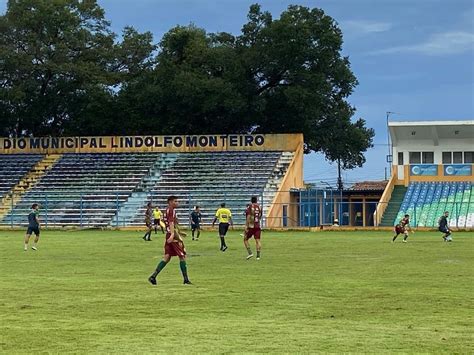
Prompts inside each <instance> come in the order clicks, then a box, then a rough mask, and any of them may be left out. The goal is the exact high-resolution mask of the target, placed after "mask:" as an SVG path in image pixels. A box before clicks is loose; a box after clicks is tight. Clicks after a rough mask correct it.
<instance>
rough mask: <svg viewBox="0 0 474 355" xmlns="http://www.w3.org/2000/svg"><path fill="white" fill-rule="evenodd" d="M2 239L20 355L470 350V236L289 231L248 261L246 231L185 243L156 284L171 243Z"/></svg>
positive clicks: (1, 310)
mask: <svg viewBox="0 0 474 355" xmlns="http://www.w3.org/2000/svg"><path fill="white" fill-rule="evenodd" d="M141 235H142V233H139V232H113V231H74V232H71V231H64V232H60V231H43V234H42V239H41V241H40V244H39V251H37V252H34V251H32V250H28V251H27V252H24V251H23V243H22V236H23V232H11V231H0V253H1V256H0V263H1V264H0V266H1V267H0V269H1V278H0V289H1V299H0V314H1V322H0V349H1V350H2V351H3V352H5V353H16V352H23V353H24V352H54V353H58V352H101V353H103V352H128V353H137V352H140V353H150V352H160V351H161V352H186V353H189V352H214V353H224V352H239V353H240V352H287V353H295V352H449V353H472V352H473V351H474V347H473V335H472V334H473V333H472V329H473V312H472V311H473V298H472V297H473V291H474V286H473V285H474V282H473V281H474V280H473V278H474V277H473V276H474V275H473V274H474V267H473V266H474V238H473V237H474V233H457V234H455V235H454V242H453V243H451V244H447V243H443V242H442V240H441V237H440V235H439V233H436V232H431V233H428V232H417V233H416V234H415V235H413V236H410V242H409V243H407V244H402V243H401V241H397V243H395V244H391V243H390V239H391V232H325V233H306V232H280V233H277V232H275V233H270V232H268V233H265V234H264V236H263V238H264V239H263V247H264V249H263V253H262V260H260V261H256V260H255V259H253V260H250V261H246V260H245V255H246V254H245V250H244V248H243V245H242V241H241V237H239V236H238V232H232V233H231V235H230V236H229V238H228V244H229V247H230V248H229V250H228V251H227V252H225V253H222V252H219V250H218V248H219V245H218V238H217V237H216V236H215V233H210V232H206V233H204V234H203V235H202V236H201V240H200V241H199V242H192V241H191V240H189V238H188V240H187V242H186V243H187V244H186V245H187V250H188V253H189V258H188V270H189V275H190V278H191V280H192V281H193V282H194V283H195V285H194V286H183V285H182V279H181V274H180V271H179V263H178V260H172V261H171V263H170V264H169V265H168V266H167V267H166V269H165V270H164V271H163V272H162V273H161V274H160V275H159V278H158V280H159V284H158V286H156V287H153V286H151V285H150V284H148V282H147V277H148V276H149V274H150V273H151V272H152V271H153V270H154V268H155V266H156V264H157V262H158V261H159V259H160V258H161V253H162V245H163V236H162V235H158V236H157V237H156V238H155V239H154V240H153V241H152V242H149V243H147V242H144V241H143V240H141Z"/></svg>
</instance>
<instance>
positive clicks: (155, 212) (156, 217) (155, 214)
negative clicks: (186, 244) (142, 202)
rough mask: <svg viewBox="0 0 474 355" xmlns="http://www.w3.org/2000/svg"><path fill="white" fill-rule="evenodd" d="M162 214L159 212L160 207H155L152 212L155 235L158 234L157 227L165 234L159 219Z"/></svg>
mask: <svg viewBox="0 0 474 355" xmlns="http://www.w3.org/2000/svg"><path fill="white" fill-rule="evenodd" d="M162 217H163V216H162V213H161V210H160V207H158V206H156V207H155V209H154V210H153V225H154V226H155V234H156V233H157V232H158V227H160V228H161V232H162V233H163V234H165V230H164V228H163V226H162V225H161V218H162Z"/></svg>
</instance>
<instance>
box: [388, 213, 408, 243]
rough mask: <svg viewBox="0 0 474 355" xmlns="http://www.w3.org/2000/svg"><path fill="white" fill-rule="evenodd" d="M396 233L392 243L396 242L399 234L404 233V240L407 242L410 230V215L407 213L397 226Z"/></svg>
mask: <svg viewBox="0 0 474 355" xmlns="http://www.w3.org/2000/svg"><path fill="white" fill-rule="evenodd" d="M394 230H395V235H394V236H393V239H392V243H394V242H395V239H397V237H398V235H399V234H403V235H404V237H403V242H404V243H406V242H407V238H408V231H409V230H410V215H408V214H406V215H405V217H403V218H402V219H401V220H400V222H399V223H398V224H397V225H396V226H395V229H394Z"/></svg>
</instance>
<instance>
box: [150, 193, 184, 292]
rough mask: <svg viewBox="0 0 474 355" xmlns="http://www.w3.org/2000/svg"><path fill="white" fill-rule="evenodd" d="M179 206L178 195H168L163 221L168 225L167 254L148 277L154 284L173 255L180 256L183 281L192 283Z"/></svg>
mask: <svg viewBox="0 0 474 355" xmlns="http://www.w3.org/2000/svg"><path fill="white" fill-rule="evenodd" d="M177 207H178V198H177V197H176V196H170V197H168V208H167V209H166V212H165V215H164V218H163V221H164V222H165V226H166V239H165V247H164V249H165V255H164V256H163V259H162V260H161V261H160V262H159V263H158V266H157V267H156V270H155V272H154V273H153V274H152V275H151V276H150V277H149V278H148V281H149V282H150V283H151V284H152V285H156V284H157V282H156V277H157V276H158V274H159V273H160V272H161V271H162V270H163V269H164V268H165V266H166V265H167V264H168V263H169V261H170V260H171V257H173V256H177V257H178V258H179V267H180V269H181V273H182V274H183V280H184V281H183V283H184V284H185V285H192V283H191V281H189V278H188V270H187V265H186V249H185V247H184V242H183V239H182V238H181V235H180V233H179V227H178V217H177V216H176V208H177Z"/></svg>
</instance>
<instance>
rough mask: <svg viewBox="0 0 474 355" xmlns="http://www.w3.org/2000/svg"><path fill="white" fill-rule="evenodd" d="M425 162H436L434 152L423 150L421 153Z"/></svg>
mask: <svg viewBox="0 0 474 355" xmlns="http://www.w3.org/2000/svg"><path fill="white" fill-rule="evenodd" d="M421 157H422V162H423V164H433V163H434V153H433V152H423V153H422V154H421Z"/></svg>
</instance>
